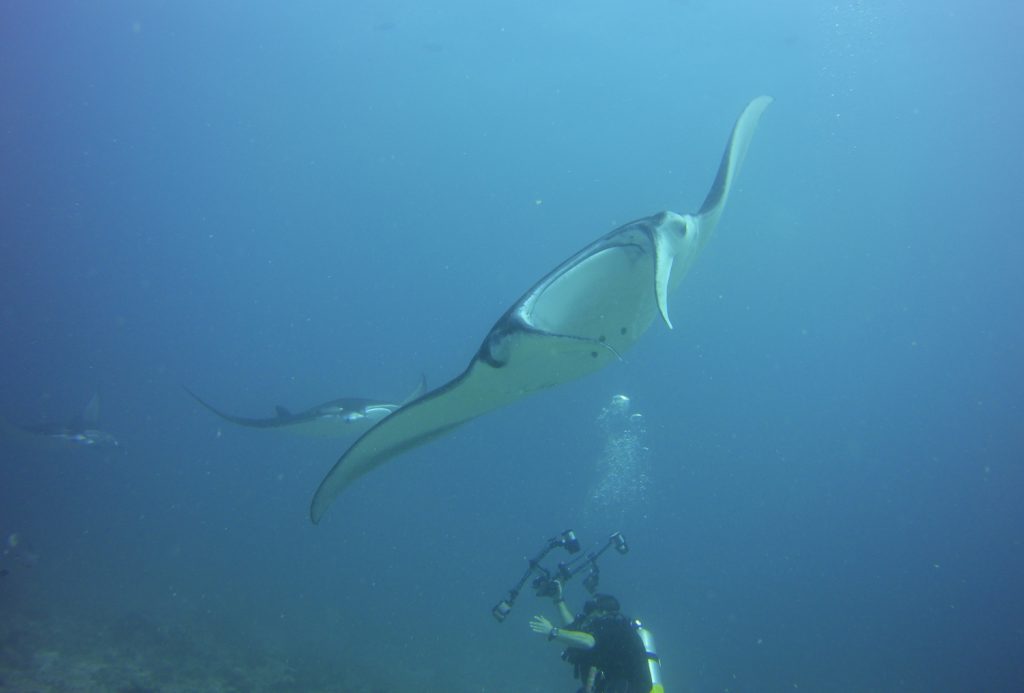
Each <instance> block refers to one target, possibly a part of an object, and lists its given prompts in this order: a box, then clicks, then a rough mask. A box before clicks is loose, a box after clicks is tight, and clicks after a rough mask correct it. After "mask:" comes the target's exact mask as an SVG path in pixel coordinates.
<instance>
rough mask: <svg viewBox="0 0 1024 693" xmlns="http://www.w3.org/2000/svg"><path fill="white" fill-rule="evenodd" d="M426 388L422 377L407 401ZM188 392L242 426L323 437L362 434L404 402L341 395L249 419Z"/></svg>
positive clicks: (277, 408)
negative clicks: (317, 402) (227, 411)
mask: <svg viewBox="0 0 1024 693" xmlns="http://www.w3.org/2000/svg"><path fill="white" fill-rule="evenodd" d="M426 390H427V381H426V379H424V378H420V382H419V384H418V385H417V386H416V389H415V390H413V392H412V394H410V395H409V396H408V397H407V398H406V399H405V400H404V402H409V401H412V400H414V399H416V398H417V397H419V396H421V395H422V394H423V393H424V392H426ZM185 392H187V393H189V394H190V395H192V397H193V398H194V399H195V400H196V401H197V402H199V403H200V404H201V405H203V406H204V407H206V408H207V409H209V410H210V411H212V412H213V413H214V414H216V415H217V416H219V417H220V418H222V419H224V420H226V421H230V422H231V423H234V424H238V425H239V426H248V427H250V428H278V429H281V430H284V431H288V432H289V433H297V434H300V435H307V436H318V437H322V438H341V437H344V436H349V435H355V434H358V433H361V432H363V431H365V430H366V429H368V428H370V427H371V426H373V424H375V423H377V422H378V421H380V420H381V419H383V418H384V417H385V416H388V415H389V414H392V413H394V412H395V411H396V410H397V409H398V408H399V407H401V406H402V404H403V402H385V401H382V400H378V399H365V398H362V397H341V398H339V399H332V400H331V401H330V402H324V403H323V404H318V405H316V406H315V407H310V408H309V409H306V410H303V411H300V412H298V413H296V414H293V413H292V412H290V411H288V410H287V409H285V408H284V407H282V406H280V405H278V406H277V407H275V411H276V415H275V416H273V417H271V418H267V419H250V418H246V417H243V416H234V415H232V414H227V413H225V412H223V411H221V410H220V409H217V408H216V407H214V406H213V405H211V404H209V403H208V402H206V401H205V400H203V399H202V398H200V397H199V395H197V394H196V393H194V392H192V390H189V389H188V388H187V387H186V388H185Z"/></svg>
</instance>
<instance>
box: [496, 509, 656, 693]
mask: <svg viewBox="0 0 1024 693" xmlns="http://www.w3.org/2000/svg"><path fill="white" fill-rule="evenodd" d="M559 548H561V549H565V550H566V551H568V552H569V554H570V555H573V556H575V557H574V558H571V559H570V560H569V561H567V562H561V563H559V564H558V567H557V568H555V569H554V570H552V569H549V568H546V567H545V566H544V565H543V563H542V561H543V560H544V559H545V557H546V556H547V555H548V554H549V553H550V552H551V551H554V550H555V549H559ZM610 548H614V549H615V550H616V551H617V552H618V553H620V554H625V553H628V552H629V546H628V545H627V544H626V540H625V538H624V537H623V536H622V534H621V533H619V532H615V533H614V534H612V535H611V536H610V537H608V541H607V543H606V544H605V545H604V546H602V547H601V548H600V549H598V550H596V551H591V552H588V553H585V554H584V553H581V552H580V542H579V540H578V539H577V538H576V534H575V533H574V532H573V531H572V530H571V529H567V530H566V531H564V532H562V534H560V535H559V536H557V537H552V538H551V539H548V541H547V543H546V544H545V546H544V548H542V549H541V551H540V552H539V553H538V554H537V555H536V556H534V557H533V558H530V559H528V566H527V568H526V571H525V572H524V573H523V576H522V577H521V578H519V581H518V582H517V583H516V584H515V586H513V587H512V589H510V590H509V591H508V597H506V598H505V599H502V600H501V601H499V602H498V603H497V604H496V605H495V606H494V608H493V609H491V614H492V615H493V616H494V618H495V619H497V621H498V622H499V623H501V622H503V621H504V620H505V619H506V618H507V617H508V615H509V614H510V613H511V612H512V608H513V606H514V604H515V601H516V599H517V598H518V597H519V594H520V592H521V591H522V589H523V587H524V586H525V585H526V582H527V580H529V579H530V578H531V577H533V578H534V579H533V582H532V587H533V590H534V592H535V593H536V594H537V596H538V597H550V598H551V599H552V601H553V602H554V604H555V608H557V609H558V615H559V618H560V619H561V623H562V627H557V626H555V625H554V624H552V623H551V621H549V620H548V619H547V618H546V617H544V616H534V617H533V619H532V620H531V621H530V628H531V629H533V631H534V632H535V633H540V634H541V635H546V636H547V638H548V640H557V641H558V642H560V643H561V644H562V645H565V646H566V649H565V650H564V651H563V652H562V659H564V660H566V661H568V662H569V663H570V664H572V665H573V666H574V668H575V676H576V678H577V679H579V680H580V681H581V682H582V684H583V686H582V688H580V689H579V691H578V693H664V692H665V688H664V686H663V685H662V683H661V660H660V659H659V657H658V652H657V649H656V647H655V644H654V636H653V635H651V632H650V631H649V630H647V629H646V628H644V626H643V624H642V623H640V621H638V620H636V619H632V618H630V617H628V616H626V615H625V614H623V613H622V612H621V610H620V608H619V600H618V599H616V598H615V597H613V596H611V595H610V594H599V593H597V585H598V580H599V573H600V571H599V570H598V566H597V559H598V558H600V557H601V555H602V554H603V553H604V552H605V551H607V550H608V549H610ZM583 571H588V573H589V574H588V575H587V577H586V578H585V579H584V580H583V586H584V587H585V588H586V590H587V592H589V593H590V594H591V598H590V599H589V600H587V602H586V604H585V605H584V607H583V611H582V612H581V613H580V614H578V615H576V616H574V615H573V613H572V611H570V610H569V607H567V606H566V605H565V599H564V598H563V596H562V594H563V586H564V585H565V584H566V583H568V581H569V580H571V579H572V578H573V577H575V576H576V575H578V574H580V573H581V572H583Z"/></svg>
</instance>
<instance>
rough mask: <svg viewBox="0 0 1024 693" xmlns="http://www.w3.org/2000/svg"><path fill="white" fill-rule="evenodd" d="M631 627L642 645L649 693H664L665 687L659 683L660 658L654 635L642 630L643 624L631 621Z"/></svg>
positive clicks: (644, 629)
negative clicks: (649, 686)
mask: <svg viewBox="0 0 1024 693" xmlns="http://www.w3.org/2000/svg"><path fill="white" fill-rule="evenodd" d="M633 627H634V628H636V634H637V635H639V636H640V641H641V642H643V644H644V655H645V656H646V657H647V670H648V672H650V674H651V693H665V686H664V685H663V684H662V683H661V658H659V657H658V648H657V647H656V646H655V644H654V635H653V634H651V631H649V630H647V629H646V628H644V624H643V623H641V622H640V621H639V620H636V621H633Z"/></svg>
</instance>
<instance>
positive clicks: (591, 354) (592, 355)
mask: <svg viewBox="0 0 1024 693" xmlns="http://www.w3.org/2000/svg"><path fill="white" fill-rule="evenodd" d="M590 357H591V358H595V359H596V358H597V352H596V351H592V352H590Z"/></svg>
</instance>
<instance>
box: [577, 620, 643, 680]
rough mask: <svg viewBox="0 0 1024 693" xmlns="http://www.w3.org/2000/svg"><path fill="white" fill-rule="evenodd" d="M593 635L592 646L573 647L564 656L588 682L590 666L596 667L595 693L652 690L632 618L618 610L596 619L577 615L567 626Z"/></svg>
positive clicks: (640, 641) (581, 678)
mask: <svg viewBox="0 0 1024 693" xmlns="http://www.w3.org/2000/svg"><path fill="white" fill-rule="evenodd" d="M566 628H567V629H570V630H579V631H583V632H585V633H590V634H591V635H592V636H594V641H595V642H594V646H593V647H592V648H590V649H589V650H584V649H581V648H577V647H571V648H569V649H568V650H566V652H565V658H566V660H568V661H569V662H570V663H571V664H573V665H574V666H575V667H576V672H575V673H576V678H578V679H580V680H581V681H583V682H584V684H585V683H586V680H587V674H588V672H589V670H590V668H591V667H597V668H598V669H599V670H600V671H601V672H602V675H598V678H597V682H596V683H595V684H594V691H595V693H649V692H650V690H651V687H652V684H651V675H650V671H649V669H648V667H647V655H646V653H645V650H644V644H643V641H642V640H641V639H640V636H639V635H638V634H637V632H636V628H635V627H634V626H633V622H632V621H631V620H630V619H629V618H628V617H626V616H624V615H622V614H618V613H614V614H605V615H603V616H599V617H597V618H594V619H590V618H588V617H586V616H584V617H583V618H578V619H576V621H573V623H572V624H570V625H568V626H566Z"/></svg>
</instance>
